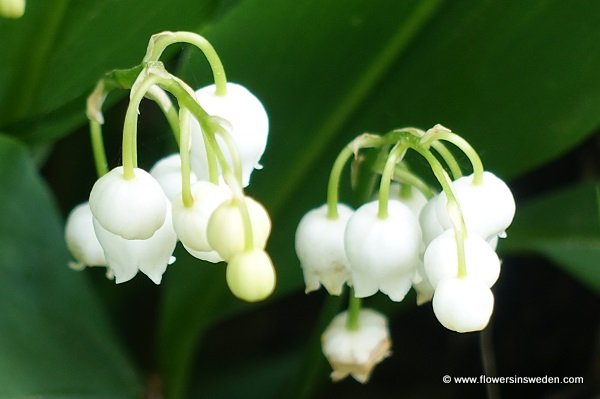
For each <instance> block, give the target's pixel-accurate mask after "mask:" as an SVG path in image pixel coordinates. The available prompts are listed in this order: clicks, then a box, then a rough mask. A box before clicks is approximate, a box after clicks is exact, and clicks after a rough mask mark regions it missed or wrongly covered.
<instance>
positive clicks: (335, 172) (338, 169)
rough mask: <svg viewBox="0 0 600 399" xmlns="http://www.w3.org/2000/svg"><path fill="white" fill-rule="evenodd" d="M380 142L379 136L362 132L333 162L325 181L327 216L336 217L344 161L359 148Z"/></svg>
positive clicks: (369, 146) (376, 144) (370, 146)
mask: <svg viewBox="0 0 600 399" xmlns="http://www.w3.org/2000/svg"><path fill="white" fill-rule="evenodd" d="M381 144H382V139H381V136H379V135H376V134H371V133H364V134H361V135H360V136H358V137H356V138H355V139H354V140H352V141H351V142H350V143H349V144H348V145H346V146H345V147H344V148H343V149H342V151H340V153H339V155H338V156H337V158H336V159H335V162H334V163H333V167H332V168H331V173H330V174H329V182H328V183H327V218H328V219H337V218H338V210H337V204H338V191H339V186H340V178H341V176H342V171H343V169H344V165H346V162H348V160H349V159H350V157H352V155H355V154H357V153H358V151H359V150H360V149H361V148H372V147H378V146H380V145H381Z"/></svg>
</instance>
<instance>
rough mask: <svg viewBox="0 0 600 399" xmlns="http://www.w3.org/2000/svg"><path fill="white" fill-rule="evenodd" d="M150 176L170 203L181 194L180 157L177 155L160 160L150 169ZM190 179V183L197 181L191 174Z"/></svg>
mask: <svg viewBox="0 0 600 399" xmlns="http://www.w3.org/2000/svg"><path fill="white" fill-rule="evenodd" d="M150 174H151V175H152V177H154V178H155V179H156V181H158V184H160V186H161V187H162V189H163V191H164V193H165V195H166V196H167V198H168V199H169V200H170V201H173V199H174V198H176V197H177V196H178V195H179V194H180V193H181V157H180V156H179V153H175V154H171V155H168V156H166V157H164V158H162V159H160V160H159V161H158V162H156V163H155V164H154V166H153V167H152V169H150ZM190 177H191V183H194V182H195V181H196V180H197V178H196V175H195V174H194V173H193V172H192V174H191V176H190Z"/></svg>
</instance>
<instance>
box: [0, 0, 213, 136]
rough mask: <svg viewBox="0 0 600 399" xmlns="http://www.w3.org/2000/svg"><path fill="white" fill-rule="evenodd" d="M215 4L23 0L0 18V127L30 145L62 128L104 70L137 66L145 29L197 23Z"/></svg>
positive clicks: (74, 120) (81, 111) (208, 0)
mask: <svg viewBox="0 0 600 399" xmlns="http://www.w3.org/2000/svg"><path fill="white" fill-rule="evenodd" d="M217 4H218V0H205V1H200V2H199V1H192V0H174V1H159V0H149V1H144V2H137V1H119V0H110V1H99V2H73V1H69V0H56V1H51V2H29V3H28V4H27V11H26V13H25V16H24V17H23V18H22V19H20V20H17V21H9V20H4V19H3V20H0V41H1V42H2V44H3V45H2V59H3V62H2V63H1V64H0V110H1V112H0V128H1V127H4V129H3V130H4V131H6V132H10V133H11V134H14V135H18V136H19V137H20V138H21V139H23V140H26V141H28V142H35V143H38V142H48V141H52V140H54V139H56V138H58V137H61V136H63V135H65V134H67V133H69V132H70V130H72V129H73V128H74V127H76V126H77V125H79V124H81V123H83V121H84V120H85V98H86V97H87V95H88V94H89V93H90V92H91V90H92V88H93V86H94V85H95V83H96V82H97V81H98V79H99V78H100V77H101V76H102V75H103V74H104V73H105V72H107V71H109V70H112V69H115V68H127V67H131V66H134V65H137V64H139V63H140V61H141V59H142V57H143V55H144V52H145V50H146V46H147V43H148V39H149V38H150V35H151V34H153V33H157V32H160V31H162V30H166V29H169V30H180V29H182V30H185V29H193V28H198V27H199V26H201V25H202V24H203V23H205V22H206V21H207V20H208V18H210V16H211V15H212V14H213V13H214V11H215V8H216V7H217ZM9 38H10V40H9Z"/></svg>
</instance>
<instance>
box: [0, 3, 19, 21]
mask: <svg viewBox="0 0 600 399" xmlns="http://www.w3.org/2000/svg"><path fill="white" fill-rule="evenodd" d="M23 14H25V0H0V17H4V18H12V19H17V18H21V17H22V16H23Z"/></svg>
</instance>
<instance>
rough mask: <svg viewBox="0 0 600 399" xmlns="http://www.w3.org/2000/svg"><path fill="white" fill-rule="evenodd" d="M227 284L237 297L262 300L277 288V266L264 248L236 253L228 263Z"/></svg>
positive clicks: (249, 300) (253, 300) (246, 299)
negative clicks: (275, 266)
mask: <svg viewBox="0 0 600 399" xmlns="http://www.w3.org/2000/svg"><path fill="white" fill-rule="evenodd" d="M226 278H227V285H228V286H229V289H230V290H231V292H232V293H233V295H235V296H236V297H238V298H240V299H243V300H245V301H248V302H257V301H262V300H263V299H265V298H266V297H268V296H269V295H271V293H272V292H273V290H274V289H275V268H274V267H273V263H272V262H271V258H269V255H267V253H266V252H265V251H264V250H262V249H253V250H251V251H244V252H239V253H236V254H235V255H234V256H233V257H232V258H231V260H230V261H229V263H228V264H227V272H226Z"/></svg>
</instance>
